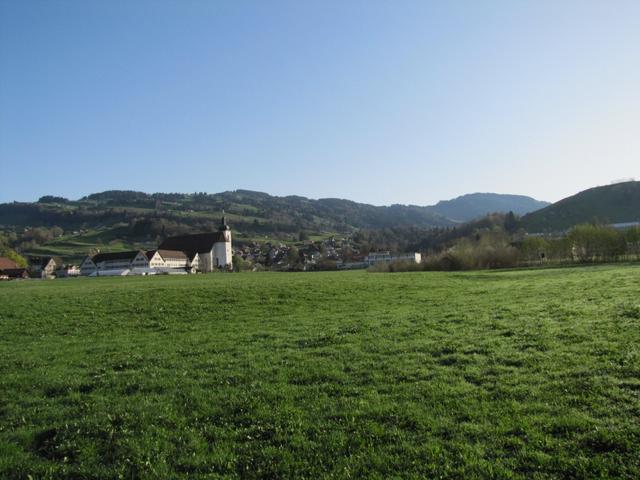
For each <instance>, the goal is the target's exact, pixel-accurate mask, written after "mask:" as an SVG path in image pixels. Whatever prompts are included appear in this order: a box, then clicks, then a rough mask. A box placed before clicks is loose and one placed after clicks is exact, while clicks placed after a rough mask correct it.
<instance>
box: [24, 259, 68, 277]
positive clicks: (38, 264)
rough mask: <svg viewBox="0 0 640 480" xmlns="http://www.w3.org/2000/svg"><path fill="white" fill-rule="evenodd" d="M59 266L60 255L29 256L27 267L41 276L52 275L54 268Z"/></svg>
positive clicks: (60, 261) (60, 262)
mask: <svg viewBox="0 0 640 480" xmlns="http://www.w3.org/2000/svg"><path fill="white" fill-rule="evenodd" d="M61 266H62V260H61V259H60V257H29V269H30V270H31V272H33V274H34V275H36V276H40V277H41V278H49V277H53V276H54V275H55V271H56V269H57V268H58V267H61Z"/></svg>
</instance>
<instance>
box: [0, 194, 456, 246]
mask: <svg viewBox="0 0 640 480" xmlns="http://www.w3.org/2000/svg"><path fill="white" fill-rule="evenodd" d="M223 211H224V212H225V213H226V215H227V218H228V220H229V221H230V223H231V224H232V225H233V229H234V231H236V232H240V233H241V234H242V235H246V236H253V235H269V236H275V237H278V236H279V235H280V234H285V235H290V234H291V233H298V232H299V231H301V230H308V231H330V232H349V231H352V230H353V229H358V228H385V227H391V226H396V225H400V226H406V225H413V226H419V227H433V226H446V225H451V224H452V223H453V222H452V221H450V220H448V219H446V218H444V217H441V216H439V215H437V214H435V213H433V212H431V211H430V210H429V209H428V208H425V207H417V206H405V205H392V206H388V207H377V206H373V205H367V204H363V203H356V202H352V201H349V200H340V199H331V198H328V199H321V200H311V199H308V198H304V197H299V196H287V197H276V196H271V195H268V194H266V193H260V192H252V191H247V190H236V191H233V192H223V193H217V194H204V193H194V194H181V193H154V194H147V193H142V192H133V191H107V192H102V193H96V194H92V195H89V196H87V197H84V198H81V199H80V200H77V201H69V200H66V199H64V198H59V197H51V196H47V197H42V198H41V199H40V200H39V201H38V202H35V203H7V204H1V205H0V225H3V226H5V227H15V228H24V227H34V226H49V227H50V226H54V225H56V226H59V227H61V228H62V229H64V230H65V231H67V230H77V229H80V228H97V227H105V226H110V225H113V226H115V225H118V224H126V225H129V226H130V227H131V232H130V233H131V234H133V235H136V236H140V235H147V234H148V235H156V234H159V233H161V232H162V233H167V234H174V233H182V232H183V231H196V230H204V231H206V230H210V229H212V228H217V222H218V221H219V220H220V216H221V215H222V212H223Z"/></svg>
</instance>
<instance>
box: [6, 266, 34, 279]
mask: <svg viewBox="0 0 640 480" xmlns="http://www.w3.org/2000/svg"><path fill="white" fill-rule="evenodd" d="M0 277H2V278H5V277H6V279H9V280H11V279H16V278H29V273H28V272H27V269H26V268H7V269H5V270H0Z"/></svg>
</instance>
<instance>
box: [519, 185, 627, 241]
mask: <svg viewBox="0 0 640 480" xmlns="http://www.w3.org/2000/svg"><path fill="white" fill-rule="evenodd" d="M594 221H596V222H599V223H623V222H637V221H640V182H635V181H634V182H623V183H617V184H613V185H606V186H603V187H595V188H590V189H588V190H584V191H582V192H580V193H577V194H575V195H573V196H571V197H568V198H565V199H563V200H560V201H559V202H556V203H554V204H552V205H549V206H548V207H545V208H543V209H541V210H538V211H536V212H532V213H529V214H528V215H525V216H524V217H522V225H523V227H524V228H525V229H526V230H527V231H529V232H560V231H564V230H567V229H569V228H571V227H572V226H573V225H577V224H580V223H587V222H594Z"/></svg>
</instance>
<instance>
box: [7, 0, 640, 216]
mask: <svg viewBox="0 0 640 480" xmlns="http://www.w3.org/2000/svg"><path fill="white" fill-rule="evenodd" d="M638 85H640V2H638V1H622V0H616V1H612V2H603V1H589V0H581V1H571V0H565V1H562V2H557V1H544V0H536V1H526V2H525V1H520V0H504V1H483V2H478V1H451V2H449V1H439V2H430V1H426V0H419V1H402V0H394V1H382V0H368V1H357V0H353V1H327V0H323V1H302V2H301V1H279V0H278V1H276V0H274V1H267V0H260V1H254V2H250V1H237V0H234V1H222V0H219V1H205V0H199V1H189V0H179V1H178V0H175V1H158V0H154V1H142V0H133V1H114V0H110V1H97V0H82V1H72V0H58V1H36V0H30V1H22V0H15V1H11V0H0V177H2V188H1V189H0V201H13V200H21V201H22V200H27V201H28V200H35V199H37V198H38V197H39V196H41V195H45V194H54V195H63V196H66V197H69V198H79V197H81V196H83V195H85V194H88V193H92V192H97V191H102V190H107V189H134V190H142V191H147V192H155V191H165V192H194V191H206V192H211V193H213V192H218V191H224V190H234V189H237V188H244V189H252V190H260V191H266V192H268V193H271V194H275V195H289V194H298V195H305V196H309V197H312V198H320V197H340V198H349V199H353V200H357V201H364V202H368V203H373V204H390V203H413V204H421V205H426V204H432V203H435V202H437V201H438V200H440V199H447V198H452V197H455V196H458V195H461V194H464V193H471V192H477V191H482V192H489V191H491V192H499V193H518V194H525V195H531V196H533V197H536V198H539V199H544V200H550V201H555V200H558V199H560V198H563V197H565V196H568V195H571V194H573V193H575V192H577V191H579V190H582V189H585V188H589V187H592V186H596V185H602V184H608V183H609V182H610V181H612V180H615V179H620V178H628V177H640V93H639V92H640V90H639V89H638Z"/></svg>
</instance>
